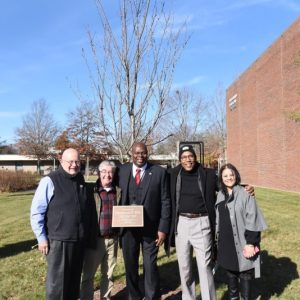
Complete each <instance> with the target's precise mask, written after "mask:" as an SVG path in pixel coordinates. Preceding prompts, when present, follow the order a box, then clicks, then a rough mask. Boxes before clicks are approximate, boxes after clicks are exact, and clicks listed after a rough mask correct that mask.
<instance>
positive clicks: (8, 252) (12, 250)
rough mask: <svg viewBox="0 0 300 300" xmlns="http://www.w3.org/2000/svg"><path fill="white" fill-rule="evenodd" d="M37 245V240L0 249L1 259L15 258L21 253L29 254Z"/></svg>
mask: <svg viewBox="0 0 300 300" xmlns="http://www.w3.org/2000/svg"><path fill="white" fill-rule="evenodd" d="M35 244H36V240H35V239H33V240H28V241H22V242H18V243H14V244H8V245H5V246H4V247H1V248H0V258H5V257H9V256H14V255H17V254H19V253H20V252H27V251H30V250H32V247H33V246H34V245H35Z"/></svg>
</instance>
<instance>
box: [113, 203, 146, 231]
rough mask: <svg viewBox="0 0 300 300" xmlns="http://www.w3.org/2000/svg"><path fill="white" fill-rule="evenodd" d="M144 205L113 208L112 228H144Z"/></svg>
mask: <svg viewBox="0 0 300 300" xmlns="http://www.w3.org/2000/svg"><path fill="white" fill-rule="evenodd" d="M143 226H144V207H143V205H121V206H113V215H112V227H143Z"/></svg>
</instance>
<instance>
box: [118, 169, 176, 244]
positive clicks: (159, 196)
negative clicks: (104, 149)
mask: <svg viewBox="0 0 300 300" xmlns="http://www.w3.org/2000/svg"><path fill="white" fill-rule="evenodd" d="M131 176H132V163H128V164H124V165H122V166H121V167H120V169H119V187H120V188H121V201H120V205H129V200H128V186H129V181H130V177H131ZM142 180H143V186H144V188H143V192H142V196H141V199H140V200H141V205H143V207H144V227H143V228H142V235H143V237H146V238H149V239H151V240H152V239H156V237H157V231H161V232H164V233H166V234H167V233H168V232H169V228H170V219H171V207H170V197H169V189H168V181H167V173H166V171H165V169H163V168H162V167H160V166H157V165H152V164H150V163H147V167H146V170H145V174H144V176H143V179H142ZM123 231H124V228H122V229H121V234H122V233H123Z"/></svg>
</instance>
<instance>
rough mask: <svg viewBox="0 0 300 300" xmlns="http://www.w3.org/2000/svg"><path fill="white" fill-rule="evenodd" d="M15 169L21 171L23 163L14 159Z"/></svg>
mask: <svg viewBox="0 0 300 300" xmlns="http://www.w3.org/2000/svg"><path fill="white" fill-rule="evenodd" d="M16 171H23V163H22V162H20V161H16Z"/></svg>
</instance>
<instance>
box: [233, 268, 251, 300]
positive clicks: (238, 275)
mask: <svg viewBox="0 0 300 300" xmlns="http://www.w3.org/2000/svg"><path fill="white" fill-rule="evenodd" d="M227 277H228V299H229V300H238V299H240V297H239V294H240V293H241V297H242V299H243V300H250V299H251V298H250V297H251V294H250V293H251V281H252V279H253V277H254V269H251V270H248V271H244V272H235V271H229V270H227Z"/></svg>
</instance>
